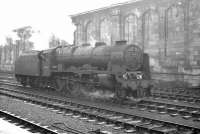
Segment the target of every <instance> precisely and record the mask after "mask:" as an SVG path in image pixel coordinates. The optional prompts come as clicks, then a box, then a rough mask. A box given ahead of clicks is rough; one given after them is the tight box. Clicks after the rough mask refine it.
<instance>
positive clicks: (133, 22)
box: [125, 15, 138, 43]
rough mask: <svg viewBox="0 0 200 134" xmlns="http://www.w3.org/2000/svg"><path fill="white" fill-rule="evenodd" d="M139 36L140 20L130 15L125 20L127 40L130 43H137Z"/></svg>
mask: <svg viewBox="0 0 200 134" xmlns="http://www.w3.org/2000/svg"><path fill="white" fill-rule="evenodd" d="M137 36H138V20H137V16H136V15H129V16H127V17H126V18H125V40H127V42H128V43H135V42H136V40H137Z"/></svg>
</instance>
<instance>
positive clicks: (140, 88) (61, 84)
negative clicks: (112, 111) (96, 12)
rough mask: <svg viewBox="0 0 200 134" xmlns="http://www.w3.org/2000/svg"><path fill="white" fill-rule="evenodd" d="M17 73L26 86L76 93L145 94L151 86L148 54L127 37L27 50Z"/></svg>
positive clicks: (119, 96) (140, 96)
mask: <svg viewBox="0 0 200 134" xmlns="http://www.w3.org/2000/svg"><path fill="white" fill-rule="evenodd" d="M15 77H16V79H17V81H18V82H20V83H21V84H22V85H23V86H26V85H30V86H31V87H34V88H46V87H51V88H53V89H55V90H57V91H58V92H65V93H68V94H73V95H82V94H83V95H91V96H95V95H97V93H98V95H99V96H106V95H107V96H109V97H117V98H121V99H124V98H127V97H132V98H143V97H146V96H149V95H150V89H151V82H150V79H151V76H150V67H149V56H148V54H146V53H144V52H143V51H142V50H141V49H140V48H139V47H138V46H136V45H133V44H127V43H126V41H117V42H115V44H113V45H106V44H105V43H103V42H97V43H96V44H95V47H91V46H90V45H89V44H83V45H82V46H75V45H71V46H59V47H56V48H52V49H48V50H43V51H29V52H25V53H23V54H22V55H21V56H20V57H19V58H18V59H17V60H16V62H15Z"/></svg>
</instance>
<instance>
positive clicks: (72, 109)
mask: <svg viewBox="0 0 200 134" xmlns="http://www.w3.org/2000/svg"><path fill="white" fill-rule="evenodd" d="M2 90H3V91H2ZM1 95H6V96H9V97H12V98H15V99H20V100H23V101H27V102H29V103H34V104H37V105H41V106H43V107H46V108H49V109H51V110H54V111H56V112H59V113H61V114H65V115H66V116H73V117H74V118H79V119H81V120H86V121H89V122H94V123H96V124H99V125H108V126H110V127H113V129H124V131H125V132H127V133H131V132H146V133H159V134H160V133H163V134H164V133H172V132H177V133H181V134H184V133H186V132H191V133H194V132H195V133H200V128H199V127H200V125H197V124H195V123H194V124H184V121H183V120H182V121H181V122H182V123H180V122H174V121H170V120H169V119H168V120H165V119H163V118H160V119H158V118H155V117H156V115H157V114H154V115H153V114H151V115H148V116H147V115H145V114H137V113H138V111H137V110H136V111H135V112H133V111H128V110H126V109H124V110H119V109H117V108H110V107H108V108H105V107H104V108H102V107H99V106H95V105H89V104H85V103H80V102H79V103H78V102H73V101H66V100H62V99H57V98H53V97H47V96H46V97H45V96H40V95H36V94H35V95H33V94H30V93H27V92H26V93H25V92H21V91H13V90H9V89H1ZM168 118H169V117H168Z"/></svg>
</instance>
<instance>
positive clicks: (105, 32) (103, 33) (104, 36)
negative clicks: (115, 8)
mask: <svg viewBox="0 0 200 134" xmlns="http://www.w3.org/2000/svg"><path fill="white" fill-rule="evenodd" d="M100 40H101V41H102V42H105V43H106V44H107V45H110V44H111V22H110V21H109V20H108V19H103V20H102V21H101V22H100Z"/></svg>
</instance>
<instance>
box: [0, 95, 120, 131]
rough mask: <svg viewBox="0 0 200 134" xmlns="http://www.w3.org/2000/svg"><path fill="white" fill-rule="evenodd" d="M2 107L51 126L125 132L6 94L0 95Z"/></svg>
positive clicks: (80, 129) (0, 105)
mask: <svg viewBox="0 0 200 134" xmlns="http://www.w3.org/2000/svg"><path fill="white" fill-rule="evenodd" d="M0 109H2V110H6V111H9V112H11V113H14V114H16V115H18V116H21V117H23V118H27V119H29V120H31V121H35V122H39V123H41V125H45V126H50V128H51V127H53V126H54V125H56V126H58V124H59V126H60V128H67V127H72V128H74V129H76V130H79V131H82V132H85V133H88V132H89V131H93V130H97V129H100V130H103V131H109V132H111V133H112V134H123V133H124V132H123V130H120V131H119V130H114V129H113V128H112V127H106V126H100V125H97V124H95V123H89V122H87V121H83V120H80V119H78V118H73V117H72V116H65V115H63V114H59V113H57V112H54V111H51V110H49V109H47V108H43V107H40V106H38V105H33V104H30V103H26V102H23V101H21V100H14V99H12V98H9V97H5V96H0Z"/></svg>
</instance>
